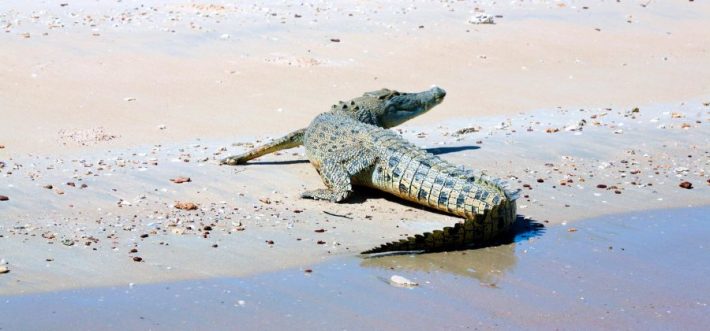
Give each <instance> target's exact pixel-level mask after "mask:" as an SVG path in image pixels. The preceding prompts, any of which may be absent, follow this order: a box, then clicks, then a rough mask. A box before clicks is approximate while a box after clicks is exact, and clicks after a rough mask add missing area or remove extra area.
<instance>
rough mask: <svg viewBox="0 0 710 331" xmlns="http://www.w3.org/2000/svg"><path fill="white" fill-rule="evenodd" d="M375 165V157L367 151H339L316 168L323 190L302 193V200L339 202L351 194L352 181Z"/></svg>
mask: <svg viewBox="0 0 710 331" xmlns="http://www.w3.org/2000/svg"><path fill="white" fill-rule="evenodd" d="M374 164H375V157H374V155H373V154H372V153H370V152H369V151H357V152H352V153H347V152H343V151H340V152H338V153H333V155H332V156H331V157H330V158H329V159H327V160H325V161H323V162H322V163H321V166H320V167H317V168H316V169H317V170H318V173H320V176H321V178H322V179H323V183H324V184H325V186H326V188H325V189H317V190H310V191H306V192H303V194H301V197H302V198H311V199H316V200H329V201H331V202H341V201H344V200H345V199H347V198H348V197H349V196H350V195H351V194H352V192H353V185H352V179H353V177H355V176H357V175H359V174H360V173H361V172H362V171H365V170H366V169H369V168H371V167H372V166H373V165H374Z"/></svg>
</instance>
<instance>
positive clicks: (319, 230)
mask: <svg viewBox="0 0 710 331" xmlns="http://www.w3.org/2000/svg"><path fill="white" fill-rule="evenodd" d="M315 232H317V233H323V232H325V229H317V230H315Z"/></svg>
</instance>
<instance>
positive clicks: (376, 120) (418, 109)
mask: <svg viewBox="0 0 710 331" xmlns="http://www.w3.org/2000/svg"><path fill="white" fill-rule="evenodd" d="M444 96H446V91H444V90H443V89H441V88H439V87H432V88H431V89H429V90H426V91H422V92H418V93H403V92H399V91H396V90H390V89H386V88H383V89H380V90H377V91H371V92H366V93H364V94H363V95H362V96H360V97H357V98H354V99H351V100H348V101H340V102H338V103H337V104H334V105H333V106H331V109H330V112H337V113H338V114H341V115H345V116H347V117H351V118H353V119H356V120H358V121H360V122H362V123H368V124H372V125H376V126H379V127H383V128H391V127H395V126H397V125H400V124H402V123H404V122H406V121H408V120H410V119H412V118H414V117H417V116H419V115H422V114H424V113H426V112H427V111H429V110H430V109H432V108H434V107H435V106H436V105H438V104H439V103H441V102H442V101H443V100H444ZM305 132H306V128H303V129H299V130H296V131H293V132H291V133H289V134H287V135H285V136H283V137H281V138H278V139H275V140H273V141H271V142H270V143H267V144H265V145H263V146H260V147H257V148H254V149H252V150H249V151H247V152H246V153H243V154H240V155H234V156H229V157H227V158H224V159H222V160H221V161H220V163H221V164H227V165H237V164H245V163H247V162H248V161H249V160H252V159H255V158H257V157H260V156H264V155H266V154H270V153H274V152H277V151H280V150H284V149H289V148H294V147H298V146H301V145H303V135H304V133H305Z"/></svg>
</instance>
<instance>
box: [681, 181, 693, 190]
mask: <svg viewBox="0 0 710 331" xmlns="http://www.w3.org/2000/svg"><path fill="white" fill-rule="evenodd" d="M678 186H680V187H682V188H684V189H687V190H690V189H692V188H693V183H691V182H682V183H680V185H678Z"/></svg>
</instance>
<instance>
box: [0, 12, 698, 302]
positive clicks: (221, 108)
mask: <svg viewBox="0 0 710 331" xmlns="http://www.w3.org/2000/svg"><path fill="white" fill-rule="evenodd" d="M645 4H647V5H645ZM642 5H643V6H642ZM34 7H36V8H34ZM585 7H586V8H585ZM476 10H478V11H485V12H487V13H489V14H493V15H501V16H502V17H496V18H495V21H496V24H494V25H474V24H470V23H468V22H467V20H468V19H469V17H471V16H472V15H474V13H475V12H476ZM0 27H2V28H3V29H4V30H5V31H6V32H5V33H4V34H2V35H0V45H1V47H2V49H3V50H5V51H3V52H0V61H1V62H2V63H3V64H4V65H3V66H2V67H0V145H3V146H4V148H3V149H0V161H2V162H3V163H2V164H3V165H4V167H3V168H2V169H0V175H1V176H2V179H0V195H5V196H7V197H8V198H9V200H8V201H0V259H3V261H2V262H4V263H6V264H4V265H5V266H7V267H8V268H9V269H10V272H9V273H7V274H0V294H19V293H33V292H44V291H51V290H58V289H72V288H83V287H94V286H105V285H117V284H127V283H150V282H161V281H167V280H181V279H193V278H210V277H217V276H244V275H250V274H255V273H260V272H266V271H272V270H278V269H282V268H293V267H296V268H299V267H300V268H308V267H309V266H310V265H313V264H315V263H318V262H320V261H322V260H324V259H327V258H329V257H331V256H336V255H338V256H353V255H356V254H357V253H358V252H360V251H361V250H363V249H366V248H370V247H372V246H374V245H376V244H379V243H382V242H384V241H390V240H394V239H397V238H399V237H400V236H401V235H404V234H413V233H415V232H421V231H425V230H431V229H434V228H439V227H442V226H444V225H451V224H452V223H454V222H456V221H457V219H456V218H454V217H449V216H446V215H441V214H438V213H433V212H430V211H428V210H423V209H420V208H418V207H417V206H413V205H408V204H404V203H402V201H399V200H396V199H391V198H389V197H386V196H384V195H381V194H378V193H377V192H367V191H366V192H358V194H357V195H356V197H355V198H354V199H353V201H352V203H347V204H337V205H336V204H330V203H326V202H315V201H309V200H302V199H299V198H298V195H299V193H300V192H301V191H303V190H305V189H306V188H314V187H318V186H320V185H321V183H320V179H319V177H318V176H317V174H316V173H315V171H313V169H312V167H311V166H310V165H309V164H308V163H305V162H303V160H305V159H304V157H303V150H302V149H295V150H293V151H288V152H284V153H281V155H272V156H268V157H264V158H262V159H261V160H259V161H261V162H256V163H255V164H253V165H249V166H244V167H224V166H222V167H220V166H218V165H217V160H218V159H220V158H222V157H224V156H226V155H229V154H234V153H238V152H241V151H244V150H245V149H246V148H248V147H249V146H250V144H255V143H259V142H261V141H265V140H267V139H268V138H270V137H276V136H279V135H282V134H284V133H286V132H288V131H291V130H294V129H297V128H300V127H304V126H305V125H307V123H308V122H309V121H310V119H312V118H313V117H314V116H315V114H317V113H319V112H322V111H325V110H327V109H328V107H329V105H330V104H332V103H334V102H336V101H337V100H340V99H347V98H351V97H354V96H357V95H360V94H361V93H362V92H364V91H369V90H374V89H378V88H381V87H389V88H395V89H399V90H405V91H410V90H422V89H424V88H427V87H428V86H429V85H430V84H437V85H439V86H441V87H443V88H445V89H446V90H447V92H448V95H447V97H446V100H445V101H444V102H443V103H442V104H441V105H440V106H438V107H437V108H436V109H434V110H433V111H432V112H430V113H428V114H426V115H425V116H422V117H421V118H418V119H415V120H413V121H412V122H410V123H407V124H406V125H404V126H403V127H402V128H400V132H402V133H403V135H404V136H405V137H406V138H407V139H410V140H412V141H414V142H415V143H417V144H418V145H420V146H423V147H427V148H431V149H432V151H433V152H435V153H438V154H440V155H441V156H442V157H443V158H445V159H448V160H451V161H453V162H456V163H459V164H466V165H468V166H472V167H475V168H480V169H484V170H486V171H487V172H488V173H489V174H491V175H495V176H499V177H504V178H507V179H509V180H510V181H511V182H512V183H513V184H514V185H515V186H519V187H521V188H523V194H524V196H523V198H521V200H520V201H519V203H518V205H519V213H520V214H521V215H523V216H525V217H528V218H530V219H533V220H535V221H537V222H540V223H542V224H545V225H546V226H573V224H574V223H573V222H574V221H576V220H579V219H582V218H587V217H592V216H597V215H603V214H611V213H619V212H626V211H634V210H646V209H655V208H671V207H687V206H702V205H708V204H710V198H709V197H710V185H708V174H707V172H706V171H707V170H706V169H707V166H708V162H709V161H708V160H709V157H710V156H709V154H708V153H709V152H710V149H709V148H708V146H710V141H709V139H710V138H709V137H710V129H708V124H710V122H709V121H710V113H709V112H710V104H709V103H708V102H710V65H708V61H707V59H708V58H709V57H710V54H709V53H708V49H709V48H710V4H709V3H705V2H703V1H695V2H686V1H672V2H663V3H660V2H657V1H651V2H647V1H625V2H623V3H615V2H607V1H605V2H598V1H582V2H568V1H554V2H541V3H528V2H512V3H506V4H495V3H489V2H480V3H469V2H456V3H451V4H450V3H445V2H442V3H440V2H426V3H417V4H416V5H413V4H412V3H408V2H407V3H405V2H390V3H384V4H378V3H366V4H363V3H360V2H352V3H346V2H339V3H338V4H337V5H333V6H330V5H322V4H320V5H316V4H311V3H307V4H305V5H303V6H297V5H293V6H292V5H288V4H285V3H280V2H273V3H269V4H268V6H267V5H252V4H240V5H239V6H220V5H207V4H204V5H203V4H200V5H196V4H189V3H183V2H171V1H135V2H134V1H130V2H127V1H124V2H120V3H102V2H94V1H72V2H68V5H67V6H60V5H59V4H56V5H50V6H47V5H32V4H21V3H3V4H0ZM635 107H638V108H639V111H638V112H635V111H633V109H634V108H635ZM471 127H474V128H476V129H477V130H478V132H474V133H470V134H465V135H456V131H457V130H459V129H462V128H471ZM548 131H549V132H550V133H548ZM178 176H187V177H190V178H191V181H190V182H188V183H183V184H175V183H172V182H171V181H170V179H171V178H176V177H178ZM683 181H688V182H691V183H692V184H693V188H692V189H684V188H680V187H679V184H680V183H681V182H683ZM68 183H72V184H68ZM563 183H564V184H563ZM83 184H85V185H86V187H82V185H83ZM48 185H51V186H52V188H51V189H50V188H45V187H47V186H48ZM599 185H605V187H602V186H599ZM598 186H599V187H598ZM616 192H618V193H616ZM176 201H189V202H194V203H197V204H198V205H199V208H198V209H197V210H193V211H184V210H177V209H175V208H174V204H175V203H176ZM325 212H329V213H331V214H337V215H341V216H345V217H341V216H333V215H330V214H326V213H325ZM210 228H211V229H210ZM321 229H323V230H326V231H325V232H315V230H321ZM145 235H147V237H145ZM214 245H216V247H214ZM132 249H136V250H137V252H134V253H132V252H131V250H132ZM137 257H140V258H141V259H142V260H141V261H140V262H135V261H134V258H137Z"/></svg>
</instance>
